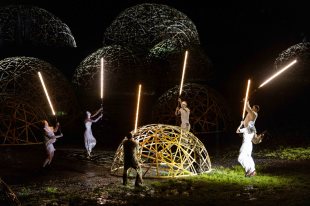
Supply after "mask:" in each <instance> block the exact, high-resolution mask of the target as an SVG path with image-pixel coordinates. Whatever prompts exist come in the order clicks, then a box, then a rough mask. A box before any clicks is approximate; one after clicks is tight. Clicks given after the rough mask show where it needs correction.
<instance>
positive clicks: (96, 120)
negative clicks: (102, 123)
mask: <svg viewBox="0 0 310 206" xmlns="http://www.w3.org/2000/svg"><path fill="white" fill-rule="evenodd" d="M101 117H102V114H101V115H100V116H99V117H97V119H95V120H91V121H92V122H98V120H99V119H100V118H101Z"/></svg>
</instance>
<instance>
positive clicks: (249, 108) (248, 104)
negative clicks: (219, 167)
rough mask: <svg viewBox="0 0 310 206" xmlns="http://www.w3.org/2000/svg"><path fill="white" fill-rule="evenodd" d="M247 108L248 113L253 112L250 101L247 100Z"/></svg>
mask: <svg viewBox="0 0 310 206" xmlns="http://www.w3.org/2000/svg"><path fill="white" fill-rule="evenodd" d="M245 110H246V111H247V112H248V113H253V111H252V108H251V106H250V102H249V101H247V102H246V106H245Z"/></svg>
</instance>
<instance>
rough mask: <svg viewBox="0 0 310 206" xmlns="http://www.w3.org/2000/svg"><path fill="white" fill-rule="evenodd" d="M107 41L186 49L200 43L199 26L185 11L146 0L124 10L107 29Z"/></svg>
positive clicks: (136, 47)
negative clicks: (146, 0) (146, 1)
mask: <svg viewBox="0 0 310 206" xmlns="http://www.w3.org/2000/svg"><path fill="white" fill-rule="evenodd" d="M104 38H105V42H104V44H108V45H109V44H119V45H122V46H126V47H128V48H130V49H132V50H133V51H137V52H142V53H143V52H148V51H150V50H151V51H152V53H154V55H155V54H156V53H163V52H168V53H171V52H177V51H183V50H184V48H188V47H189V46H190V45H198V44H200V41H199V35H198V32H197V29H196V26H195V25H194V24H193V22H192V21H191V20H190V19H189V18H188V17H187V16H186V15H185V14H183V13H182V12H180V11H178V10H176V9H174V8H171V7H169V6H166V5H160V4H150V3H144V4H139V5H136V6H133V7H130V8H128V9H126V10H125V11H123V12H122V13H121V14H120V15H119V16H118V17H117V18H116V19H115V20H114V21H113V22H112V24H111V25H110V26H109V27H108V28H107V30H106V31H105V34H104Z"/></svg>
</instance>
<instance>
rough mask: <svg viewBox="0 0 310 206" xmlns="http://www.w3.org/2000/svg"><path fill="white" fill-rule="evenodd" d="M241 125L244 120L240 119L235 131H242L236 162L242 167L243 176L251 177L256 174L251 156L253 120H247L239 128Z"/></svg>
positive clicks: (253, 133) (253, 130) (253, 131)
mask: <svg viewBox="0 0 310 206" xmlns="http://www.w3.org/2000/svg"><path fill="white" fill-rule="evenodd" d="M243 125H244V121H241V124H240V125H239V127H238V128H237V130H236V133H243V140H242V145H241V148H240V153H239V157H238V162H239V163H240V164H241V166H242V167H243V168H244V170H245V176H246V177H252V176H255V175H256V172H255V163H254V160H253V158H252V149H253V144H252V139H253V137H254V135H255V128H254V122H253V121H250V122H248V126H247V127H243V128H241V127H242V126H243Z"/></svg>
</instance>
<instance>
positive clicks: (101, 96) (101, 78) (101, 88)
mask: <svg viewBox="0 0 310 206" xmlns="http://www.w3.org/2000/svg"><path fill="white" fill-rule="evenodd" d="M103 67H104V59H103V57H101V59H100V98H101V109H102V110H101V114H103V77H104V73H103V71H104V70H103Z"/></svg>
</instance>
